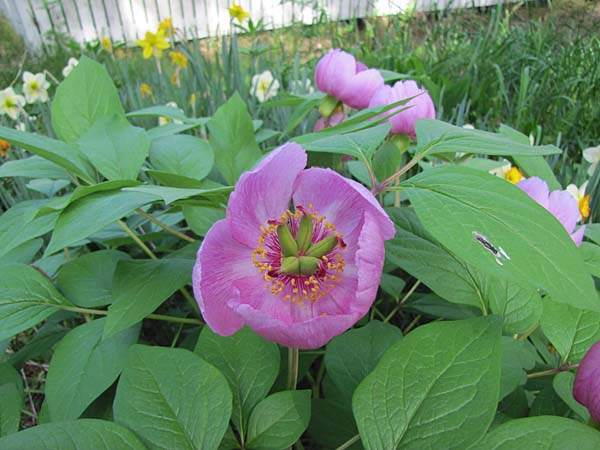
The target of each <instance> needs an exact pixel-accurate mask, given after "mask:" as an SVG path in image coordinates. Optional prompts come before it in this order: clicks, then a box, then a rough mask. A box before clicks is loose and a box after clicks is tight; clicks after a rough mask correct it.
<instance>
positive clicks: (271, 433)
mask: <svg viewBox="0 0 600 450" xmlns="http://www.w3.org/2000/svg"><path fill="white" fill-rule="evenodd" d="M309 421H310V391H283V392H277V393H276V394H273V395H270V396H269V397H267V398H266V399H264V400H263V401H262V402H260V403H259V404H258V405H256V408H254V411H252V415H251V416H250V422H249V423H248V448H250V449H253V450H281V449H284V448H288V447H290V446H292V445H293V444H294V442H296V441H297V440H298V439H299V438H300V436H301V435H302V433H304V430H306V427H307V426H308V422H309Z"/></svg>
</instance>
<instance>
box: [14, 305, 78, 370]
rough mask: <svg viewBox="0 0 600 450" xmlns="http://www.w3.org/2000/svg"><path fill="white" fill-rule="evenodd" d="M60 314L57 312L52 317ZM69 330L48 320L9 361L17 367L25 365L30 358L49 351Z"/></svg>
mask: <svg viewBox="0 0 600 450" xmlns="http://www.w3.org/2000/svg"><path fill="white" fill-rule="evenodd" d="M60 315H61V314H60V313H58V314H55V315H54V316H53V317H52V319H53V318H55V317H57V316H60ZM68 331H69V330H68V329H67V328H65V327H63V326H61V325H58V324H56V323H53V322H52V321H50V320H48V321H47V322H46V323H45V324H44V325H43V326H42V327H41V328H40V329H39V330H38V331H37V333H35V335H34V336H33V338H32V339H31V340H30V341H29V342H27V343H26V344H25V345H24V346H23V347H21V348H20V349H19V350H17V351H16V352H15V353H13V354H12V355H11V356H10V359H9V360H8V361H9V363H10V364H12V365H13V366H15V367H21V366H23V365H24V364H25V363H26V362H27V361H29V360H30V359H33V358H36V357H38V356H41V355H43V354H44V353H46V352H48V351H49V350H50V349H51V348H52V347H54V345H55V344H56V343H58V341H60V340H61V339H62V338H63V337H64V336H65V334H67V332H68Z"/></svg>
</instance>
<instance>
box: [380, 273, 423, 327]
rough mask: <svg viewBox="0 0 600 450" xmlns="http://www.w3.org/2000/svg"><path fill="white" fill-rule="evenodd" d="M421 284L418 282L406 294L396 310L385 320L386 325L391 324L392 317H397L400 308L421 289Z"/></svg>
mask: <svg viewBox="0 0 600 450" xmlns="http://www.w3.org/2000/svg"><path fill="white" fill-rule="evenodd" d="M420 284H421V280H417V281H416V283H415V284H413V286H412V287H411V288H410V290H409V291H408V292H407V293H406V295H405V296H404V297H403V298H402V300H400V301H399V302H398V304H397V305H396V306H395V307H394V309H392V312H391V313H389V314H388V316H387V317H386V318H385V320H384V322H386V323H387V322H389V321H390V320H391V319H392V317H394V316H395V315H396V313H397V312H398V311H399V310H400V308H402V305H403V304H404V303H406V301H407V300H408V299H409V297H410V296H411V295H413V293H414V292H415V290H416V289H417V288H418V287H419V285H420Z"/></svg>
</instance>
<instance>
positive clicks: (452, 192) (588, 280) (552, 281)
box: [403, 167, 600, 311]
mask: <svg viewBox="0 0 600 450" xmlns="http://www.w3.org/2000/svg"><path fill="white" fill-rule="evenodd" d="M403 185H404V186H405V188H406V192H407V194H408V196H409V198H410V200H411V202H412V204H413V206H414V208H415V210H416V212H417V215H418V216H419V219H420V220H421V223H422V224H423V226H424V227H425V228H426V229H427V231H428V232H430V233H431V234H432V235H433V236H434V237H435V238H436V239H437V240H438V241H439V242H440V243H441V244H442V245H444V246H445V247H446V248H448V249H449V250H450V251H451V252H452V253H454V254H455V255H457V256H458V257H460V258H461V259H463V260H464V261H466V262H467V263H468V264H470V265H472V266H474V267H477V268H478V270H480V271H482V272H485V273H492V274H495V275H497V276H500V277H503V278H507V279H513V280H515V281H519V280H520V281H521V282H522V283H523V285H524V286H532V287H534V288H543V289H544V290H546V292H548V293H549V294H550V295H551V296H552V297H553V298H554V299H555V300H556V301H559V302H563V303H566V304H570V305H572V306H576V307H580V308H588V309H592V310H596V311H600V301H598V298H597V296H596V294H595V289H594V284H593V282H592V277H591V276H590V275H589V273H588V271H587V270H586V268H585V264H584V262H583V260H582V258H581V255H580V254H579V252H578V251H577V247H575V245H574V244H573V241H572V240H571V238H570V236H569V235H568V234H567V232H566V231H565V229H564V227H563V226H562V225H561V224H560V222H559V221H558V220H557V219H556V218H555V217H554V216H552V214H550V213H549V212H548V211H546V210H545V209H544V208H543V207H542V206H540V205H538V204H537V203H535V202H534V201H533V200H532V199H530V198H529V197H528V196H527V194H525V193H524V192H523V191H521V190H520V189H519V188H518V187H516V186H513V185H512V184H510V183H507V182H506V181H505V180H503V179H501V178H499V177H495V176H492V175H489V174H486V173H482V172H479V171H477V170H473V169H467V168H463V167H442V168H436V169H431V170H428V171H426V172H422V173H420V174H419V175H417V176H415V177H413V178H411V179H409V180H407V181H406V182H405V183H403ZM476 237H479V238H480V239H481V238H482V237H483V239H484V240H486V241H487V243H489V244H491V245H492V246H493V247H494V249H496V256H495V255H494V254H493V252H492V251H490V250H489V249H488V248H486V246H485V245H483V243H482V242H481V241H480V240H478V239H476ZM500 249H501V250H500ZM502 252H504V253H505V255H504V254H503V253H502Z"/></svg>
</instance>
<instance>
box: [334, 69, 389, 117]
mask: <svg viewBox="0 0 600 450" xmlns="http://www.w3.org/2000/svg"><path fill="white" fill-rule="evenodd" d="M381 86H383V77H382V76H381V74H380V73H379V71H378V70H377V69H367V70H364V71H362V72H360V73H358V74H356V75H355V76H354V77H352V78H351V79H349V80H348V81H347V83H346V84H345V85H344V86H340V90H339V91H338V95H337V97H338V98H339V99H340V100H341V101H342V102H344V103H345V104H346V105H348V106H350V107H352V108H355V109H365V108H368V107H369V102H370V101H371V98H372V97H373V94H374V93H375V92H376V91H377V89H379V88H380V87H381Z"/></svg>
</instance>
